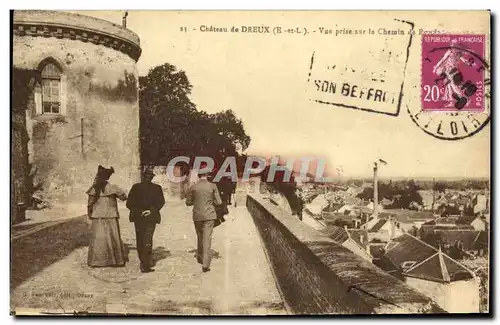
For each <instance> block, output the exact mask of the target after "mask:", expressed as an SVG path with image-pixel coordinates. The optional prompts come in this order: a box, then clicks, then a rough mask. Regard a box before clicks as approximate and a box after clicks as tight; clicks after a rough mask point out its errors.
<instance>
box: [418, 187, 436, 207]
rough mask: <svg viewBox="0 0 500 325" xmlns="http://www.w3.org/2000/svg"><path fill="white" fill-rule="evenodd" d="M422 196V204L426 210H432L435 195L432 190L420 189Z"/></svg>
mask: <svg viewBox="0 0 500 325" xmlns="http://www.w3.org/2000/svg"><path fill="white" fill-rule="evenodd" d="M418 193H419V194H420V196H421V197H422V204H423V206H424V209H425V210H432V203H433V200H434V195H433V193H432V191H428V190H420V191H418Z"/></svg>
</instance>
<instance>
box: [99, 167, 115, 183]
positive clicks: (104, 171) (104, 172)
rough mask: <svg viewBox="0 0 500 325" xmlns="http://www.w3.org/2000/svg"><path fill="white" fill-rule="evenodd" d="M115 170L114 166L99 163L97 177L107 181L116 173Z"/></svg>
mask: <svg viewBox="0 0 500 325" xmlns="http://www.w3.org/2000/svg"><path fill="white" fill-rule="evenodd" d="M114 172H115V170H114V169H113V167H110V168H105V167H103V166H101V165H99V166H98V167H97V175H96V179H100V180H105V181H107V180H108V179H109V178H110V177H111V175H113V174H114Z"/></svg>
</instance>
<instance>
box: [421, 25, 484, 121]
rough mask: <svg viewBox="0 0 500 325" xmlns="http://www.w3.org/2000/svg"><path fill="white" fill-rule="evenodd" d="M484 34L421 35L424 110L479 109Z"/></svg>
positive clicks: (481, 98) (480, 108) (481, 92)
mask: <svg viewBox="0 0 500 325" xmlns="http://www.w3.org/2000/svg"><path fill="white" fill-rule="evenodd" d="M485 43H486V39H485V35H467V34H464V35H446V34H441V35H435V34H434V35H424V36H423V37H422V74H421V91H420V93H421V103H422V110H423V111H440V112H450V111H451V112H456V111H469V112H482V111H483V110H484V107H485V103H484V99H485V98H484V86H485V84H484V70H485V62H484V55H485Z"/></svg>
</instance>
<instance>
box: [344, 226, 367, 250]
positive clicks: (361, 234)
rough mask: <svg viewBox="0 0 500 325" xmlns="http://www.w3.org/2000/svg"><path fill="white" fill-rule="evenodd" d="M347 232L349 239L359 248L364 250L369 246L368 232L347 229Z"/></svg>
mask: <svg viewBox="0 0 500 325" xmlns="http://www.w3.org/2000/svg"><path fill="white" fill-rule="evenodd" d="M347 232H348V233H349V235H350V236H351V238H352V239H353V240H354V241H355V242H356V243H357V244H358V245H360V246H361V247H363V248H366V247H368V246H369V241H368V231H366V230H363V229H347ZM361 237H363V238H361Z"/></svg>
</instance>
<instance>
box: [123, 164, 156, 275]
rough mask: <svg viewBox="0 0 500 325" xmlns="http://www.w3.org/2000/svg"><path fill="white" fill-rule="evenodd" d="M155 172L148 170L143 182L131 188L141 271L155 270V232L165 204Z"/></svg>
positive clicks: (132, 220) (130, 196) (131, 202)
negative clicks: (153, 255)
mask: <svg viewBox="0 0 500 325" xmlns="http://www.w3.org/2000/svg"><path fill="white" fill-rule="evenodd" d="M154 176H155V175H154V173H153V172H152V171H151V170H146V171H145V172H144V173H143V176H142V182H141V183H137V184H134V185H133V186H132V188H131V189H130V193H129V195H128V200H127V208H128V209H129V210H130V218H129V219H130V222H133V223H134V225H135V236H136V240H137V253H138V254H139V260H140V261H141V266H140V267H141V272H143V273H148V272H154V269H152V268H151V266H152V264H153V261H152V254H153V234H154V231H155V227H156V224H158V223H160V221H161V215H160V210H161V208H162V207H163V206H164V205H165V198H164V196H163V189H162V188H161V186H160V185H158V184H153V183H152V180H153V178H154Z"/></svg>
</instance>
